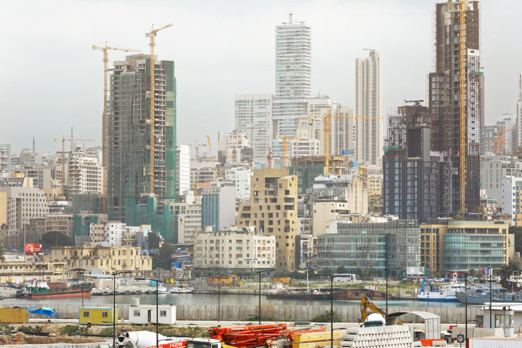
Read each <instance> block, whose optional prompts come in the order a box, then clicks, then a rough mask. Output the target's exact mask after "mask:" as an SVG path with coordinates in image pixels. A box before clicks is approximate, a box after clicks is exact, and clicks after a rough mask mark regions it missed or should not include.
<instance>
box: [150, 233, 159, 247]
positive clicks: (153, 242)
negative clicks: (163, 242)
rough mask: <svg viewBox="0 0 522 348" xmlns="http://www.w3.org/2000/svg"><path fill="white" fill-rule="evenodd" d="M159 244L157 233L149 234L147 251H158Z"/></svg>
mask: <svg viewBox="0 0 522 348" xmlns="http://www.w3.org/2000/svg"><path fill="white" fill-rule="evenodd" d="M159 243H160V236H159V233H156V232H150V233H149V234H148V237H147V246H148V247H149V249H158V248H159Z"/></svg>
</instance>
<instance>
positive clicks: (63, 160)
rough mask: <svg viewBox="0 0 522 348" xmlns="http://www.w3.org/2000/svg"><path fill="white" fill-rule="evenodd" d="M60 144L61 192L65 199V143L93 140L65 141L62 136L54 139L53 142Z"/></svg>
mask: <svg viewBox="0 0 522 348" xmlns="http://www.w3.org/2000/svg"><path fill="white" fill-rule="evenodd" d="M58 141H61V142H62V190H63V196H64V197H65V142H66V141H70V142H73V141H94V139H73V138H70V139H66V138H65V137H64V136H62V138H61V139H60V138H54V142H58Z"/></svg>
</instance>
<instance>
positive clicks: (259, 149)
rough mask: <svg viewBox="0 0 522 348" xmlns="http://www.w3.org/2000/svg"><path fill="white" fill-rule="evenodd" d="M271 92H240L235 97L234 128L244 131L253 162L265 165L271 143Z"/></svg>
mask: <svg viewBox="0 0 522 348" xmlns="http://www.w3.org/2000/svg"><path fill="white" fill-rule="evenodd" d="M273 98H274V96H273V95H272V94H241V95H236V97H235V106H234V123H235V130H236V131H238V132H242V133H245V134H246V135H247V137H248V139H249V140H250V146H251V147H252V149H253V152H254V164H258V165H260V166H262V167H266V166H267V156H268V152H269V150H270V146H272V145H271V143H272V100H273Z"/></svg>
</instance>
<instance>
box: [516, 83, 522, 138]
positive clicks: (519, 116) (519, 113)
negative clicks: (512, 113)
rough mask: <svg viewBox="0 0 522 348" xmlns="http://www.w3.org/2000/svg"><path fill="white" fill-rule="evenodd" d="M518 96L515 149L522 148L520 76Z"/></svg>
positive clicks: (521, 86)
mask: <svg viewBox="0 0 522 348" xmlns="http://www.w3.org/2000/svg"><path fill="white" fill-rule="evenodd" d="M518 88H519V95H518V101H517V133H516V134H517V139H516V145H515V146H516V148H518V147H520V146H522V75H520V81H519V86H518Z"/></svg>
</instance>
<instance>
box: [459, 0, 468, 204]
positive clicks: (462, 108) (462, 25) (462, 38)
mask: <svg viewBox="0 0 522 348" xmlns="http://www.w3.org/2000/svg"><path fill="white" fill-rule="evenodd" d="M467 3H468V2H467V0H461V1H460V4H459V5H460V18H459V19H460V98H459V99H460V100H459V102H460V103H459V104H460V151H459V152H460V153H459V155H460V211H461V213H464V212H465V211H466V17H465V16H466V7H467Z"/></svg>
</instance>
